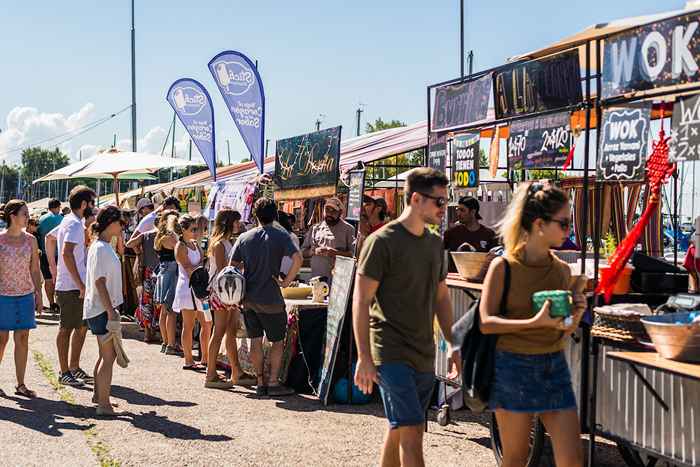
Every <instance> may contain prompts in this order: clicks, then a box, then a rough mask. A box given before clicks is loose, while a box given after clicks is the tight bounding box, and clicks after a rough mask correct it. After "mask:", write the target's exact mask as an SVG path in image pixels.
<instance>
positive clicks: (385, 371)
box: [377, 363, 435, 428]
mask: <svg viewBox="0 0 700 467" xmlns="http://www.w3.org/2000/svg"><path fill="white" fill-rule="evenodd" d="M377 375H378V378H379V391H380V393H381V395H382V402H383V403H384V413H385V415H386V418H387V420H389V425H390V426H391V428H399V427H402V426H415V425H422V424H423V423H425V411H426V410H428V405H429V404H430V399H431V397H432V395H433V386H434V385H435V373H433V372H432V371H431V372H419V371H416V370H415V369H414V368H413V367H411V366H409V365H407V364H405V363H384V364H382V365H379V367H378V368H377Z"/></svg>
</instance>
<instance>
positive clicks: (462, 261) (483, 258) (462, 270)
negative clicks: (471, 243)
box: [450, 251, 489, 281]
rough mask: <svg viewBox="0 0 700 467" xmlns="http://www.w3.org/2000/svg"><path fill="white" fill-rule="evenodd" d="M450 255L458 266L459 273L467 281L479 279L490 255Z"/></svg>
mask: <svg viewBox="0 0 700 467" xmlns="http://www.w3.org/2000/svg"><path fill="white" fill-rule="evenodd" d="M450 254H451V255H452V259H453V260H454V262H455V266H457V272H459V275H460V276H462V279H464V280H466V281H468V280H470V279H473V278H476V277H478V276H479V273H480V272H481V270H482V269H483V267H484V264H486V263H487V261H488V259H489V254H488V253H477V252H456V251H453V252H451V253H450Z"/></svg>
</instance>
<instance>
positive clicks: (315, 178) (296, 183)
mask: <svg viewBox="0 0 700 467" xmlns="http://www.w3.org/2000/svg"><path fill="white" fill-rule="evenodd" d="M341 128H342V127H339V126H338V127H335V128H329V129H327V130H321V131H316V132H314V133H307V134H305V135H300V136H294V137H292V138H287V139H281V140H278V141H277V150H276V157H275V181H276V182H277V184H278V185H279V187H280V188H281V189H282V190H289V189H299V188H310V187H319V186H328V185H336V184H337V183H338V175H339V174H340V172H339V170H340V169H339V167H340V165H339V161H340V130H341Z"/></svg>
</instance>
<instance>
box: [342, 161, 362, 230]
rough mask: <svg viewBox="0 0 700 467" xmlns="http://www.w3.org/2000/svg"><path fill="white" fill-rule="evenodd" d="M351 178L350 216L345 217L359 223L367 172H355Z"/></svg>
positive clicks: (349, 194)
mask: <svg viewBox="0 0 700 467" xmlns="http://www.w3.org/2000/svg"><path fill="white" fill-rule="evenodd" d="M349 178H350V180H349V184H350V187H349V191H348V210H347V213H348V214H347V216H345V217H346V219H350V220H352V221H359V220H360V215H361V214H362V193H363V192H364V191H365V171H364V170H353V171H351V172H350V177H349Z"/></svg>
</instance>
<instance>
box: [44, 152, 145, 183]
mask: <svg viewBox="0 0 700 467" xmlns="http://www.w3.org/2000/svg"><path fill="white" fill-rule="evenodd" d="M97 157H98V156H92V157H90V158H88V159H85V160H82V161H78V162H74V163H72V164H69V165H67V166H65V167H61V168H60V169H57V170H54V171H53V172H51V173H48V174H46V175H44V176H43V177H41V178H37V179H36V180H34V181H33V182H32V183H39V182H50V181H54V180H65V179H67V178H73V177H74V174H75V173H77V172H79V171H80V170H82V169H84V168H85V167H87V166H88V165H90V164H92V163H93V162H95V159H96V158H97ZM85 178H99V179H110V180H111V179H113V178H114V177H113V176H112V175H109V174H102V175H100V176H93V177H85ZM119 179H120V180H154V179H155V178H154V177H152V176H151V175H149V174H147V173H145V172H142V173H130V174H123V175H120V176H119Z"/></svg>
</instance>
